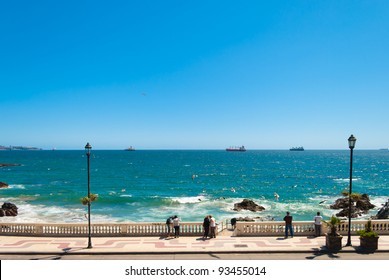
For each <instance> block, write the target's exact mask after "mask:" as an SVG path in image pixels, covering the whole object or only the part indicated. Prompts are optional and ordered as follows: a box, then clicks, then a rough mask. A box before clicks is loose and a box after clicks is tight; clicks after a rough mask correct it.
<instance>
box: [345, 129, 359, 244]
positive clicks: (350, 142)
mask: <svg viewBox="0 0 389 280" xmlns="http://www.w3.org/2000/svg"><path fill="white" fill-rule="evenodd" d="M356 141H357V139H356V138H355V137H354V135H352V134H351V136H350V137H349V138H348V147H349V148H350V189H349V193H348V236H347V244H346V246H351V192H352V184H353V150H354V147H355V142H356Z"/></svg>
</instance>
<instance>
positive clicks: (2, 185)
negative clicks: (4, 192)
mask: <svg viewBox="0 0 389 280" xmlns="http://www.w3.org/2000/svg"><path fill="white" fill-rule="evenodd" d="M3 188H8V184H7V183H4V182H0V189H3Z"/></svg>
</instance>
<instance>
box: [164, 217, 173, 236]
mask: <svg viewBox="0 0 389 280" xmlns="http://www.w3.org/2000/svg"><path fill="white" fill-rule="evenodd" d="M166 230H167V237H170V232H172V233H173V217H169V218H167V220H166Z"/></svg>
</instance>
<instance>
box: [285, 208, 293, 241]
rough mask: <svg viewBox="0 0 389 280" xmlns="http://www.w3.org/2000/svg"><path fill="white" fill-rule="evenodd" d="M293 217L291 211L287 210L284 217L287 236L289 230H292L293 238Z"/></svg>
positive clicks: (286, 236) (286, 235)
mask: <svg viewBox="0 0 389 280" xmlns="http://www.w3.org/2000/svg"><path fill="white" fill-rule="evenodd" d="M292 220H293V217H292V216H291V215H290V213H289V212H286V216H285V217H284V221H285V238H288V231H289V232H290V236H291V237H292V238H293V227H292Z"/></svg>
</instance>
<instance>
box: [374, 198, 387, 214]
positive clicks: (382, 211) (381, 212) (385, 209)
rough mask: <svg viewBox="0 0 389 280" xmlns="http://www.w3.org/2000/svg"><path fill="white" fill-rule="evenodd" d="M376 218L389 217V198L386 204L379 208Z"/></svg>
mask: <svg viewBox="0 0 389 280" xmlns="http://www.w3.org/2000/svg"><path fill="white" fill-rule="evenodd" d="M374 218H375V219H389V199H388V202H386V203H385V205H384V206H383V207H382V208H381V209H380V210H378V213H377V215H376V216H375V217H374Z"/></svg>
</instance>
